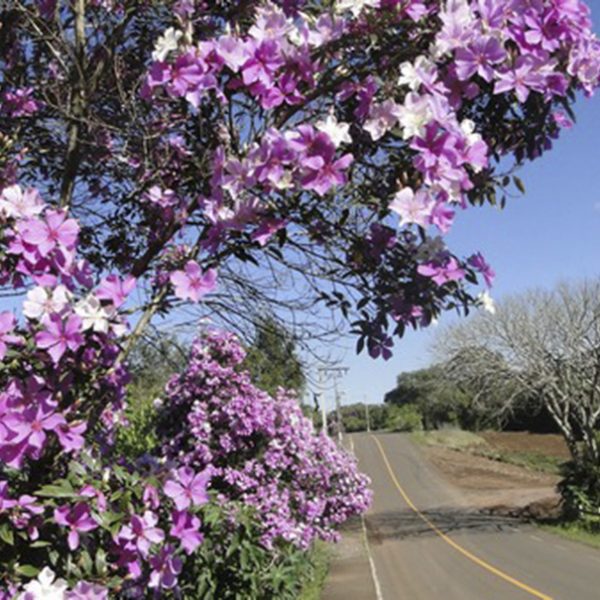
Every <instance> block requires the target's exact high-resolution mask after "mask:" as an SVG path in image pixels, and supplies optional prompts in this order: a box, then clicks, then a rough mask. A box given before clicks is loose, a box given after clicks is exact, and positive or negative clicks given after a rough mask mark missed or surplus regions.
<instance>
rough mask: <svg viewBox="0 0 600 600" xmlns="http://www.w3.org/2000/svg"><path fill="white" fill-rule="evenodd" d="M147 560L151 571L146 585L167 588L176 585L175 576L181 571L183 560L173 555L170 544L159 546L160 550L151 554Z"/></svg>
mask: <svg viewBox="0 0 600 600" xmlns="http://www.w3.org/2000/svg"><path fill="white" fill-rule="evenodd" d="M149 562H150V566H151V567H152V572H151V573H150V580H149V582H148V587H150V588H152V589H156V588H159V589H161V588H164V589H167V590H169V589H171V588H174V587H175V585H177V576H178V575H179V573H181V569H182V568H183V562H182V560H181V559H180V558H178V557H176V556H174V550H173V547H172V546H170V545H167V546H165V547H163V548H161V549H160V552H159V553H158V554H156V555H154V556H152V557H151V558H150V560H149Z"/></svg>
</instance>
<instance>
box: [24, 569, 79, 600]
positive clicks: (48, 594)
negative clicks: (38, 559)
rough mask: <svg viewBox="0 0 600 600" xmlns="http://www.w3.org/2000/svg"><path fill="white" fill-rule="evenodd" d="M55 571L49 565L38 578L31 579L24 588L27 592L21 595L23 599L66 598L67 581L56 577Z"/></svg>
mask: <svg viewBox="0 0 600 600" xmlns="http://www.w3.org/2000/svg"><path fill="white" fill-rule="evenodd" d="M55 578H56V575H55V574H54V571H53V570H52V569H50V568H49V567H45V568H44V569H42V571H41V572H40V574H39V575H38V578H37V579H34V580H32V581H30V582H29V583H28V584H27V585H26V586H25V587H24V588H23V589H24V590H25V593H23V594H21V595H20V598H21V600H23V599H24V598H27V600H64V598H65V592H66V590H67V583H66V582H65V581H64V580H62V579H56V581H55Z"/></svg>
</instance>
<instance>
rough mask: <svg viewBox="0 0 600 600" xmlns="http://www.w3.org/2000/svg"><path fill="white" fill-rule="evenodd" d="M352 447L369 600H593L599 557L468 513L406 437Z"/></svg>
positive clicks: (374, 438)
mask: <svg viewBox="0 0 600 600" xmlns="http://www.w3.org/2000/svg"><path fill="white" fill-rule="evenodd" d="M351 443H352V444H353V446H354V451H355V453H356V455H357V457H358V459H359V462H360V467H361V469H362V470H363V471H365V472H366V473H368V475H369V476H370V477H371V479H372V481H373V490H374V493H375V497H374V501H373V505H372V507H371V509H370V511H369V513H368V514H367V516H366V526H367V532H368V546H369V550H370V553H371V558H372V563H373V565H374V570H375V574H376V579H377V580H378V587H379V591H380V593H379V599H378V600H533V599H536V598H537V599H538V600H600V551H598V550H596V549H594V548H588V547H587V546H584V545H581V544H577V543H573V542H569V541H566V540H563V539H562V538H558V537H555V536H553V535H551V534H547V533H544V532H541V531H539V530H538V529H536V528H534V527H532V526H528V525H522V524H520V523H517V522H515V521H514V520H512V519H507V518H504V517H498V516H489V515H482V514H481V513H478V512H477V511H475V510H472V509H469V507H468V506H467V505H466V504H465V501H464V499H463V498H462V497H461V494H460V491H459V490H457V489H455V488H453V487H452V486H451V485H450V484H448V483H447V482H446V481H445V480H443V479H442V478H441V477H440V476H439V475H438V474H437V472H436V471H435V469H434V468H433V467H431V466H430V465H429V464H428V463H427V461H426V460H425V458H424V456H423V454H422V452H421V450H420V449H419V448H418V447H416V446H415V445H414V444H413V443H412V442H411V441H410V439H409V438H408V436H406V435H402V434H377V435H370V434H357V435H353V436H352V437H351ZM365 600H370V599H366V598H365Z"/></svg>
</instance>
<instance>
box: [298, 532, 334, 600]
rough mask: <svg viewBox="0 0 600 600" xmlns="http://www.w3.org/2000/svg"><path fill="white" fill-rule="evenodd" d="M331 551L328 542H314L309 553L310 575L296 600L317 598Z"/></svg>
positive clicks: (319, 595) (322, 584)
mask: <svg viewBox="0 0 600 600" xmlns="http://www.w3.org/2000/svg"><path fill="white" fill-rule="evenodd" d="M331 552H332V549H331V546H330V545H329V544H326V543H325V542H316V543H315V545H314V547H313V549H312V551H311V554H310V562H311V563H312V576H311V577H310V579H309V580H307V581H306V584H305V585H304V587H303V588H302V591H301V592H300V594H299V595H298V600H319V598H320V597H321V592H322V591H323V586H324V585H325V578H326V577H327V572H328V570H329V562H330V561H331Z"/></svg>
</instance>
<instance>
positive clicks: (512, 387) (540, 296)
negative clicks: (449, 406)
mask: <svg viewBox="0 0 600 600" xmlns="http://www.w3.org/2000/svg"><path fill="white" fill-rule="evenodd" d="M436 347H437V348H438V349H439V350H440V352H442V353H443V354H445V356H446V357H447V358H448V359H449V360H451V363H452V369H449V370H448V371H447V373H448V374H449V375H450V376H451V378H453V379H454V380H456V379H457V378H459V379H461V380H463V381H470V382H471V385H472V386H474V387H475V386H477V387H478V388H479V389H480V390H481V391H482V394H481V396H482V397H484V396H485V395H484V394H483V392H484V391H485V390H486V389H488V390H493V391H494V393H493V394H491V395H488V396H487V397H488V398H493V399H494V400H493V403H492V405H491V406H490V410H497V409H498V398H502V402H503V403H504V405H505V406H506V407H507V408H510V406H511V405H512V404H514V403H515V402H518V401H519V399H522V398H523V397H528V398H539V400H540V402H541V403H543V406H544V407H545V408H546V410H547V411H548V412H549V413H550V414H551V415H552V417H553V419H554V421H555V423H556V424H557V426H558V427H559V429H560V431H561V433H562V434H563V436H564V438H565V441H566V443H567V445H568V447H569V449H570V451H571V455H572V457H573V459H574V461H575V462H581V461H588V460H589V461H591V462H592V463H593V464H596V465H598V464H600V448H599V445H598V437H597V429H598V427H599V426H600V278H598V279H595V280H591V281H582V282H580V283H573V284H568V283H563V284H560V285H558V286H556V287H555V288H554V289H553V290H549V291H546V290H533V291H530V292H526V293H524V294H520V295H517V296H513V297H510V298H507V299H505V300H503V301H502V302H500V303H499V304H498V306H497V308H496V311H495V314H488V313H481V314H478V315H477V316H476V317H475V318H473V319H472V320H470V321H468V322H466V323H463V324H461V325H458V326H454V327H451V328H448V329H446V330H445V331H442V332H440V334H439V337H438V340H437V341H436ZM474 349H477V350H476V351H475V350H474ZM579 441H581V442H582V443H581V444H580V443H579Z"/></svg>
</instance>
